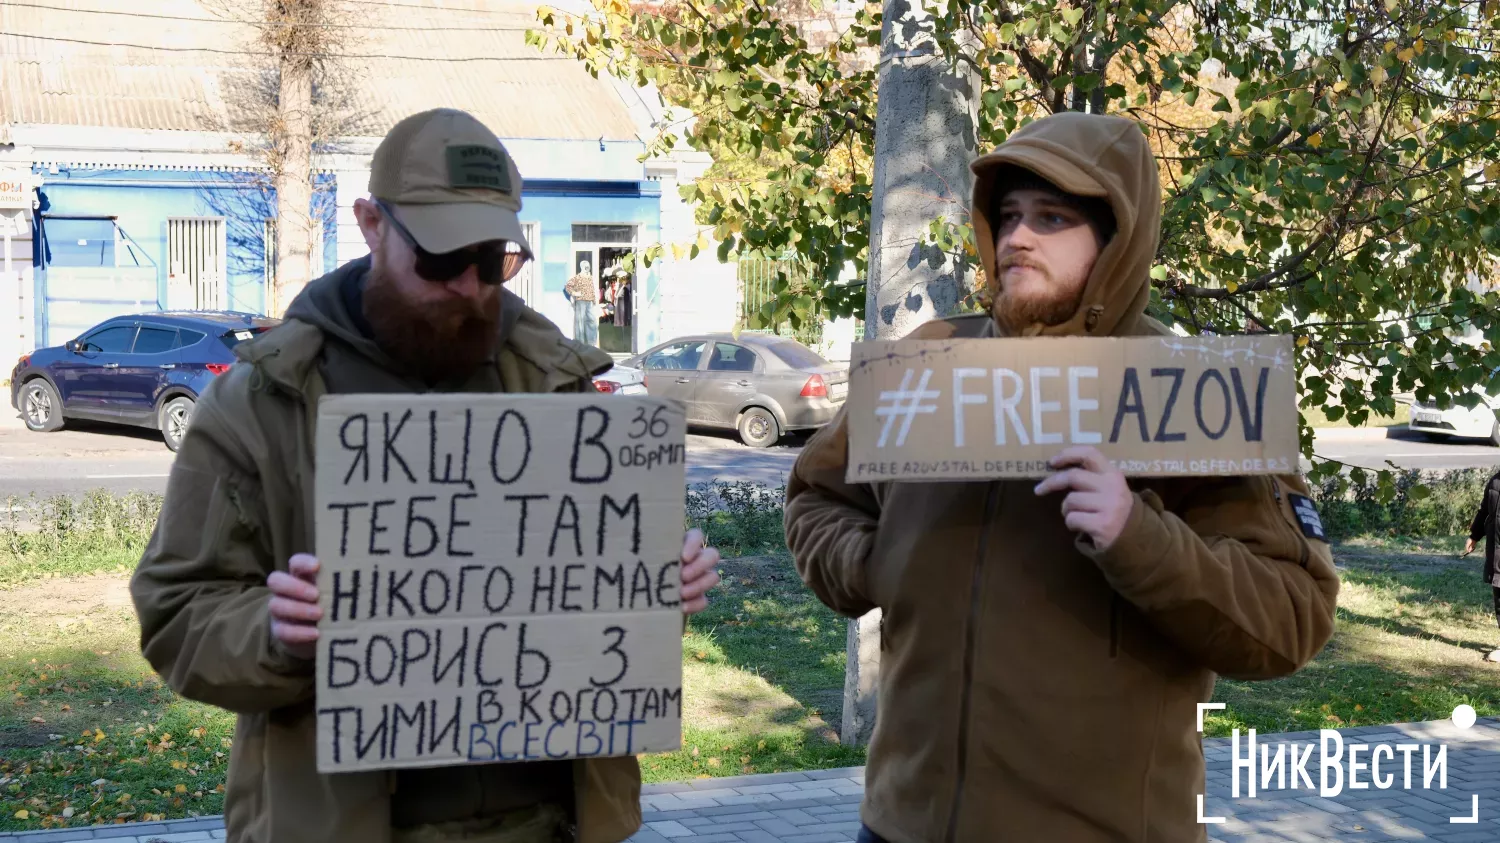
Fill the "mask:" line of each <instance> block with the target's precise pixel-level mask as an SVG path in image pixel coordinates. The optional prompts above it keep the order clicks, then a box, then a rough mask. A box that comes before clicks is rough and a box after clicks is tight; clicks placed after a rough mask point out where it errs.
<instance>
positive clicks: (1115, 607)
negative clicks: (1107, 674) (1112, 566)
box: [1109, 590, 1120, 658]
mask: <svg viewBox="0 0 1500 843" xmlns="http://www.w3.org/2000/svg"><path fill="white" fill-rule="evenodd" d="M1118 655H1120V593H1119V592H1118V591H1113V590H1111V592H1110V595H1109V657H1110V658H1115V657H1116V656H1118Z"/></svg>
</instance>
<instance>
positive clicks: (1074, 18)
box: [1062, 9, 1083, 26]
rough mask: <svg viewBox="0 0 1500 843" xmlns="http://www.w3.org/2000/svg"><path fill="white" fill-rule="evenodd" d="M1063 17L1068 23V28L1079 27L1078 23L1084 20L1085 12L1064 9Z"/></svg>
mask: <svg viewBox="0 0 1500 843" xmlns="http://www.w3.org/2000/svg"><path fill="white" fill-rule="evenodd" d="M1062 16H1063V20H1065V21H1067V22H1068V26H1077V25H1078V22H1079V21H1081V20H1083V10H1082V9H1063V12H1062Z"/></svg>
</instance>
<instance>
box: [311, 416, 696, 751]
mask: <svg viewBox="0 0 1500 843" xmlns="http://www.w3.org/2000/svg"><path fill="white" fill-rule="evenodd" d="M685 433H686V425H685V422H684V418H683V415H682V413H681V411H680V410H678V409H676V408H674V407H673V406H672V405H669V404H667V403H666V402H663V401H660V400H657V399H650V398H627V397H608V398H600V397H598V396H593V395H546V396H530V395H528V396H521V395H421V396H416V395H381V396H373V395H357V396H355V395H349V396H331V397H328V398H325V399H324V400H323V402H322V403H321V405H320V407H319V418H318V459H319V463H318V476H317V507H318V511H317V519H318V520H317V556H318V559H319V569H318V574H317V576H318V592H319V601H320V606H321V609H322V621H321V623H320V626H319V633H318V636H317V699H318V769H319V771H320V772H325V773H326V772H340V771H348V770H357V769H378V768H392V767H415V766H447V765H454V764H462V763H479V762H494V761H530V760H542V759H559V758H578V757H592V756H605V755H634V754H637V753H641V752H658V751H664V750H672V749H676V748H678V747H679V746H680V744H681V717H682V667H681V655H682V646H681V635H682V622H683V621H682V603H681V601H682V598H683V595H682V593H681V592H682V571H681V564H682V563H681V561H680V559H682V558H684V557H683V548H682V540H681V537H682V529H683V522H684V500H683V486H684V478H685V466H684V459H685V445H684V442H685Z"/></svg>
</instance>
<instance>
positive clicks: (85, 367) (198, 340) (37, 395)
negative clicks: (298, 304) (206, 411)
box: [10, 311, 280, 451]
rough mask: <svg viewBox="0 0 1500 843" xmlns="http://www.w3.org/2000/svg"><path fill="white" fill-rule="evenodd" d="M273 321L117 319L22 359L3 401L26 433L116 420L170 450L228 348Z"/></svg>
mask: <svg viewBox="0 0 1500 843" xmlns="http://www.w3.org/2000/svg"><path fill="white" fill-rule="evenodd" d="M279 323H280V320H278V319H268V318H265V317H262V316H254V315H252V314H248V313H225V312H218V311H192V312H162V313H143V314H139V315H135V316H117V317H115V318H114V319H109V320H106V321H104V322H101V323H99V324H98V325H95V326H94V327H93V328H91V329H89V330H88V331H85V332H84V334H83V335H82V336H80V337H79V338H78V339H76V340H69V341H68V342H67V343H66V344H65V345H63V346H62V347H56V346H54V347H52V348H41V349H37V350H36V351H33V352H32V353H30V354H28V355H26V356H25V357H22V358H21V360H20V362H18V363H17V364H16V369H15V371H14V372H12V373H11V378H10V403H11V406H12V407H15V408H16V409H17V410H19V411H20V413H21V417H22V418H23V419H24V420H25V422H26V426H27V427H29V428H31V429H32V430H36V431H43V432H50V431H54V430H60V429H61V428H62V426H63V425H64V424H66V423H67V421H68V420H69V419H87V420H90V421H102V422H115V423H117V424H128V425H135V426H137V427H148V428H155V429H157V430H160V431H161V432H162V438H163V439H165V440H166V443H167V447H168V448H171V449H172V450H173V451H175V450H177V448H178V446H180V445H181V444H182V437H183V435H184V434H185V433H187V427H188V422H189V420H190V419H191V418H192V415H193V403H194V402H195V401H197V400H198V396H199V395H200V394H202V392H203V390H204V389H206V388H207V387H208V385H209V384H210V383H211V382H213V379H214V378H215V377H216V376H218V375H220V374H222V373H224V372H225V371H228V369H229V366H230V365H231V364H232V363H234V361H235V357H234V352H233V351H231V349H233V348H234V347H235V345H237V344H239V343H241V342H244V341H245V340H248V339H250V338H251V337H253V336H255V335H256V334H259V333H262V332H264V331H269V330H270V329H271V328H273V327H275V326H276V325H278V324H279Z"/></svg>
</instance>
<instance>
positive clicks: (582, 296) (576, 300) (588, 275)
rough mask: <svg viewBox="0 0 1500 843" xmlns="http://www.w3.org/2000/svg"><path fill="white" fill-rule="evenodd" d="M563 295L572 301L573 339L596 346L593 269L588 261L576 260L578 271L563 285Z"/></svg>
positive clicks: (597, 330) (597, 335) (596, 326)
mask: <svg viewBox="0 0 1500 843" xmlns="http://www.w3.org/2000/svg"><path fill="white" fill-rule="evenodd" d="M563 295H564V296H566V297H567V299H568V301H570V302H572V303H573V339H575V340H578V341H579V342H583V343H588V344H589V345H594V346H597V345H598V344H599V320H598V319H597V318H596V317H595V316H594V301H595V300H596V298H597V294H596V293H595V291H594V269H593V266H592V265H591V264H590V263H589V262H588V261H579V262H578V272H577V274H575V275H574V276H573V277H572V278H569V279H568V283H567V285H566V286H564V287H563Z"/></svg>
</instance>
